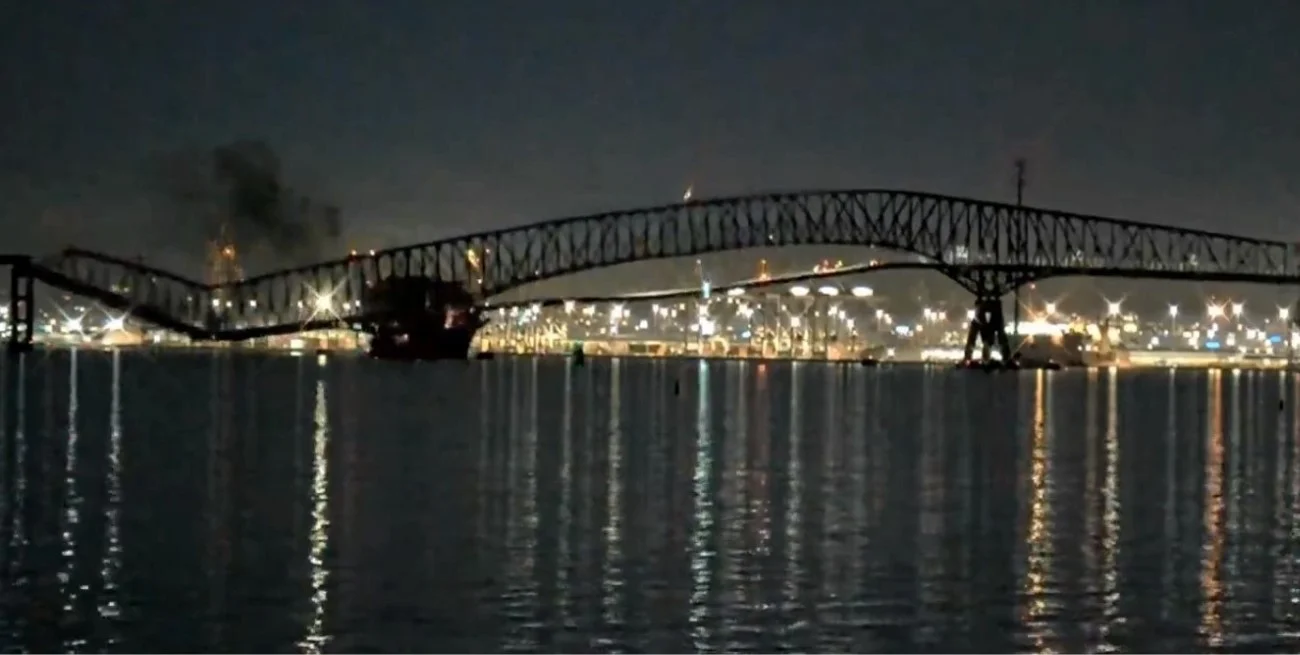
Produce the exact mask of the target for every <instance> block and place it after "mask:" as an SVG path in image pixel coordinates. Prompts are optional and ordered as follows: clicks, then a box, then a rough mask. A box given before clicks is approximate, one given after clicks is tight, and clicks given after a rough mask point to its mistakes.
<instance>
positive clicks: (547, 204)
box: [0, 0, 1300, 265]
mask: <svg viewBox="0 0 1300 655" xmlns="http://www.w3.org/2000/svg"><path fill="white" fill-rule="evenodd" d="M0 22H2V23H3V26H2V27H0V31H2V32H3V33H2V34H0V71H3V74H0V83H2V84H3V87H2V90H3V95H4V98H5V101H4V102H3V103H0V194H3V195H2V197H3V198H4V202H3V203H2V204H0V221H3V229H4V230H5V235H6V240H5V249H6V250H10V251H13V250H22V251H31V252H41V251H43V250H48V249H51V248H54V247H57V246H60V245H64V244H67V243H76V244H78V245H83V246H87V247H91V248H95V249H101V250H106V251H109V252H115V253H120V254H132V255H134V254H137V253H138V254H143V255H146V256H147V257H149V258H150V259H151V260H155V261H166V262H180V263H181V265H183V264H184V263H185V262H189V263H194V264H196V263H197V262H199V261H201V259H200V258H201V256H202V246H201V244H202V236H201V235H197V234H196V233H195V231H194V230H193V229H189V227H187V226H185V225H181V223H184V219H183V218H178V217H176V216H173V215H167V212H166V211H164V210H163V208H162V207H161V204H160V203H159V202H158V198H157V196H158V192H157V190H156V189H154V188H152V187H150V184H149V181H148V180H147V179H146V178H147V177H148V174H147V173H146V170H147V169H148V168H149V162H151V161H154V160H155V159H156V158H157V157H158V155H159V153H165V152H168V151H173V150H176V149H184V148H208V147H213V146H216V145H219V144H222V143H225V142H228V141H231V140H234V139H239V138H258V139H264V140H266V141H267V142H268V143H270V144H271V145H273V146H274V148H275V149H276V150H277V151H278V153H279V154H280V156H281V157H282V159H283V161H284V167H285V170H286V178H288V181H289V182H290V183H293V184H295V185H298V186H299V187H300V188H302V189H306V190H309V192H310V193H311V194H313V197H319V198H321V199H324V200H327V201H329V202H334V203H337V204H338V205H339V206H340V207H341V208H342V214H343V220H344V232H345V241H346V246H350V247H357V248H370V247H382V246H388V245H397V244H400V243H403V242H408V241H416V240H425V239H430V238H435V237H441V236H451V235H454V234H457V233H462V232H469V231H477V230H483V229H489V228H496V227H501V226H509V225H517V224H522V223H527V222H534V221H537V220H542V219H547V218H557V217H563V216H568V215H573V214H578V213H587V212H592V211H599V210H604V209H620V208H631V207H636V206H641V205H648V204H659V203H664V202H671V201H674V200H676V199H679V198H680V197H681V194H682V191H683V189H684V188H685V187H686V186H687V185H688V184H692V183H693V184H694V185H695V190H696V195H697V197H702V196H710V195H720V194H731V193H740V192H750V191H765V190H778V189H779V190H790V189H801V188H830V187H836V188H838V187H846V188H873V187H874V188H910V189H917V190H927V191H935V192H942V193H952V194H959V195H971V196H977V197H983V198H989V199H1001V200H1006V199H1010V198H1011V197H1012V195H1013V191H1012V184H1011V177H1012V175H1011V162H1012V161H1013V160H1014V159H1015V158H1016V157H1017V156H1020V155H1023V156H1025V157H1027V158H1028V159H1029V166H1030V171H1029V172H1030V184H1029V189H1028V193H1027V201H1028V202H1030V203H1032V204H1035V205H1043V206H1050V207H1058V208H1062V209H1069V210H1075V211H1082V212H1090V213H1100V214H1109V215H1116V216H1122V217H1126V218H1134V219H1139V220H1150V221H1156V222H1163V223H1168V224H1172V225H1180V226H1195V227H1203V228H1212V229H1223V230H1232V231H1235V232H1240V233H1243V234H1249V235H1256V236H1265V237H1273V238H1285V239H1300V224H1297V221H1296V217H1297V216H1298V215H1300V164H1298V163H1297V162H1298V160H1300V75H1298V73H1300V39H1297V38H1296V34H1297V33H1298V31H1300V3H1296V2H1292V1H1287V0H1277V1H1272V0H1252V1H1251V2H1227V1H1217V2H1191V1H1182V2H1172V1H1170V2H1163V1H1157V0H1140V1H1138V0H1123V1H1116V2H1099V1H1090V2H1070V1H1065V0H1058V1H1052V2H1028V1H1026V2H991V1H980V2H962V1H959V0H942V1H938V0H936V1H923V0H909V1H907V2H898V3H887V2H883V1H881V2H877V1H874V0H839V1H838V2H830V1H825V2H822V1H817V0H799V1H794V0H791V1H788V2H772V1H766V0H732V1H727V0H712V1H707V2H706V1H698V0H696V1H688V0H676V1H673V2H637V1H630V0H629V1H625V2H617V1H614V0H606V1H596V0H587V1H571V2H560V1H547V2H541V1H537V0H519V1H505V0H498V1H494V0H475V1H464V2H453V1H450V0H448V1H442V2H438V1H421V0H406V1H397V0H394V1H387V2H385V1H382V0H372V1H370V2H342V1H336V0H316V1H312V2H306V1H295V0H277V1H270V2H268V1H266V0H262V1H260V2H244V1H231V0H226V1H223V2H209V1H206V0H204V1H200V0H186V1H184V2H164V1H161V0H154V1H146V0H139V1H135V2H92V1H90V0H86V1H82V2H77V1H72V0H46V1H43V2H15V3H9V4H8V6H7V8H6V9H4V10H3V13H2V15H0ZM190 227H192V226H190ZM340 247H341V248H342V247H344V246H340Z"/></svg>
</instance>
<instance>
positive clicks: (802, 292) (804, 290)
mask: <svg viewBox="0 0 1300 655" xmlns="http://www.w3.org/2000/svg"><path fill="white" fill-rule="evenodd" d="M790 295H792V296H794V297H795V298H802V297H804V296H806V295H808V287H802V286H801V287H790Z"/></svg>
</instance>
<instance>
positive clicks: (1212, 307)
mask: <svg viewBox="0 0 1300 655" xmlns="http://www.w3.org/2000/svg"><path fill="white" fill-rule="evenodd" d="M1205 314H1206V315H1207V316H1209V317H1210V320H1211V321H1213V320H1216V319H1220V318H1223V305H1216V304H1214V303H1209V304H1207V305H1206V306H1205Z"/></svg>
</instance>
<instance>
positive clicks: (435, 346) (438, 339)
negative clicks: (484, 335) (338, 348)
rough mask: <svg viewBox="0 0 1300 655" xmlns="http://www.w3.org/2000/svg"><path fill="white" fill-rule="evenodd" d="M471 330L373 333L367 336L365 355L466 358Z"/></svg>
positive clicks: (404, 358) (400, 358) (410, 359)
mask: <svg viewBox="0 0 1300 655" xmlns="http://www.w3.org/2000/svg"><path fill="white" fill-rule="evenodd" d="M473 340H474V330H471V329H467V328H462V329H455V328H453V329H446V330H437V331H430V332H423V333H416V334H413V335H410V336H407V335H397V334H376V335H375V336H374V337H372V338H371V339H370V352H369V355H370V356H371V357H373V358H375V359H385V360H393V361H407V362H415V361H438V360H447V359H459V360H466V359H468V358H469V349H470V343H471V342H472V341H473Z"/></svg>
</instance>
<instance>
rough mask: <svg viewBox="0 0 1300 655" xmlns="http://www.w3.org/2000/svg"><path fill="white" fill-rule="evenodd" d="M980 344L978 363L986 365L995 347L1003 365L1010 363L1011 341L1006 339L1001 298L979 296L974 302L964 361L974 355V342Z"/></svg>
mask: <svg viewBox="0 0 1300 655" xmlns="http://www.w3.org/2000/svg"><path fill="white" fill-rule="evenodd" d="M976 341H979V343H980V361H981V362H984V363H986V364H987V363H988V362H989V361H990V358H991V356H992V354H993V353H992V350H993V348H994V347H995V346H996V347H997V348H998V350H999V352H1000V354H1001V355H1002V361H1003V362H1004V365H1006V364H1009V363H1010V362H1011V340H1010V339H1008V338H1007V323H1006V319H1005V317H1004V316H1003V313H1002V297H1001V296H980V297H978V298H976V300H975V316H974V317H973V318H971V322H970V329H969V330H968V331H967V332H966V351H965V356H964V358H963V359H964V361H966V362H970V361H971V356H972V355H973V354H974V353H975V342H976Z"/></svg>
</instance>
